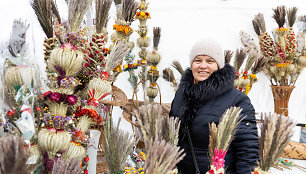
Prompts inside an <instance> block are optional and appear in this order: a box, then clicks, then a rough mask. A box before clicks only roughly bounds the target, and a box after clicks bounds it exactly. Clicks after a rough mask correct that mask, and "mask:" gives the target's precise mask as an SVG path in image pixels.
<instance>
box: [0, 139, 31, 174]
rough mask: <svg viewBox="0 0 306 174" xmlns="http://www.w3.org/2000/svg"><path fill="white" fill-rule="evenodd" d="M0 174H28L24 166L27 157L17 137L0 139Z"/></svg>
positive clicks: (21, 142) (21, 141)
mask: <svg viewBox="0 0 306 174" xmlns="http://www.w3.org/2000/svg"><path fill="white" fill-rule="evenodd" d="M0 152H1V155H0V173H5V174H30V173H31V171H30V170H29V168H28V166H27V165H26V162H27V159H28V156H27V153H26V152H25V149H24V146H23V140H22V138H20V137H19V136H9V137H5V138H0Z"/></svg>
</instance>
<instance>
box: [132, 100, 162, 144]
mask: <svg viewBox="0 0 306 174" xmlns="http://www.w3.org/2000/svg"><path fill="white" fill-rule="evenodd" d="M139 110H140V113H139V114H138V113H137V112H136V113H135V114H136V118H137V120H138V121H139V126H140V130H141V132H142V134H143V137H144V143H145V145H147V144H148V143H149V142H150V141H151V140H155V139H156V132H157V128H158V127H157V125H158V118H159V117H161V113H162V108H161V107H160V106H159V105H157V104H149V105H142V106H141V107H140V109H139Z"/></svg>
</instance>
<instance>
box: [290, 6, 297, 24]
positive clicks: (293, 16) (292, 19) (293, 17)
mask: <svg viewBox="0 0 306 174" xmlns="http://www.w3.org/2000/svg"><path fill="white" fill-rule="evenodd" d="M297 10H298V9H297V8H296V7H292V8H289V9H288V10H287V18H288V25H289V26H290V27H292V26H293V24H294V23H295V20H296V12H297Z"/></svg>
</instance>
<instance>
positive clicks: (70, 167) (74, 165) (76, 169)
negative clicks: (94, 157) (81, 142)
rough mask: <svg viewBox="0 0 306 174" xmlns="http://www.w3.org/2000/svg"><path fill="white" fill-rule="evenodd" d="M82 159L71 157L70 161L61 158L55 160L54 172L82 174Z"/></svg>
mask: <svg viewBox="0 0 306 174" xmlns="http://www.w3.org/2000/svg"><path fill="white" fill-rule="evenodd" d="M80 165H81V161H80V160H78V159H69V160H68V161H66V160H63V159H61V158H59V159H57V160H56V161H55V162H54V166H53V170H52V174H72V173H73V174H81V173H82V168H81V167H80Z"/></svg>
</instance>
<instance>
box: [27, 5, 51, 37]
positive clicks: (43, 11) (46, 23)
mask: <svg viewBox="0 0 306 174" xmlns="http://www.w3.org/2000/svg"><path fill="white" fill-rule="evenodd" d="M31 6H32V8H33V9H34V11H35V14H36V16H37V19H38V22H39V23H40V26H41V27H42V29H43V31H44V32H45V34H46V36H47V37H48V38H51V37H53V27H52V25H53V23H52V2H51V1H50V0H32V1H31Z"/></svg>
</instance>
